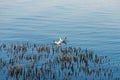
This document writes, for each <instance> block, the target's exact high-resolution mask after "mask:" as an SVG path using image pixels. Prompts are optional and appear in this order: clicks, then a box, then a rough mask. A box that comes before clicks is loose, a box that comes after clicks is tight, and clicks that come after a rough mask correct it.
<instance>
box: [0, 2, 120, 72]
mask: <svg viewBox="0 0 120 80" xmlns="http://www.w3.org/2000/svg"><path fill="white" fill-rule="evenodd" d="M60 36H61V37H67V41H68V43H67V45H71V46H80V47H82V48H88V49H92V50H93V51H94V52H95V53H97V54H99V55H104V56H108V57H109V58H110V59H111V64H112V66H113V67H115V68H116V67H119V66H120V1H119V0H20V1H19V0H0V42H1V43H16V42H19V43H21V42H26V41H28V42H31V43H47V44H50V43H52V41H53V40H58V39H59V37H60ZM118 72H119V71H118ZM118 72H117V71H116V73H118Z"/></svg>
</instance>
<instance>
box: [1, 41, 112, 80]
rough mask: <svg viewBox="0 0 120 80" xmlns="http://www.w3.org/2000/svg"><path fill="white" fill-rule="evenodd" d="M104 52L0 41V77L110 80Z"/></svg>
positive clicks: (15, 79) (24, 79)
mask: <svg viewBox="0 0 120 80" xmlns="http://www.w3.org/2000/svg"><path fill="white" fill-rule="evenodd" d="M109 63H110V59H108V58H107V56H99V55H97V54H95V53H93V51H90V50H88V49H85V50H82V49H81V48H75V47H71V46H69V47H65V46H64V47H62V46H59V47H58V46H55V45H40V44H30V43H24V44H0V74H3V75H0V76H1V77H2V78H1V79H2V80H5V79H6V80H112V79H113V71H112V69H111V67H110V64H109Z"/></svg>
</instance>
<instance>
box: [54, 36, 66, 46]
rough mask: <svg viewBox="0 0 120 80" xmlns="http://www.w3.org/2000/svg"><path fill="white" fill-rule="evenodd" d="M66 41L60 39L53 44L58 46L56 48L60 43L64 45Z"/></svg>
mask: <svg viewBox="0 0 120 80" xmlns="http://www.w3.org/2000/svg"><path fill="white" fill-rule="evenodd" d="M66 39H67V38H66V37H65V38H64V39H62V38H61V37H60V40H59V41H55V42H54V44H55V45H58V46H60V45H61V44H62V43H64V44H66V41H65V40H66Z"/></svg>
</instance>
